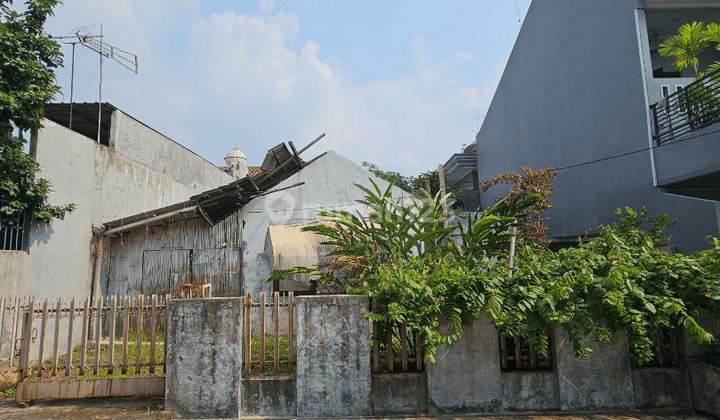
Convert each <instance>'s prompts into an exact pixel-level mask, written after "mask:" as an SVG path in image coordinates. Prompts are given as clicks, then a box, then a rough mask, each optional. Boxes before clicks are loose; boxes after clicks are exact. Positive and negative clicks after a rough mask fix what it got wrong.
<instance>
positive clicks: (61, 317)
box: [0, 295, 170, 380]
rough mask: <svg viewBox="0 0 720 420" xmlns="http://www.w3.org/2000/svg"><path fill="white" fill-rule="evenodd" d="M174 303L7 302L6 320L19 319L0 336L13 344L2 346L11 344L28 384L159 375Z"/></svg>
mask: <svg viewBox="0 0 720 420" xmlns="http://www.w3.org/2000/svg"><path fill="white" fill-rule="evenodd" d="M169 299H170V297H169V296H168V295H165V296H157V295H152V296H148V297H145V296H143V295H138V296H122V297H117V296H104V297H99V298H97V299H95V301H94V302H93V301H92V298H89V297H87V298H84V299H76V298H71V299H63V298H57V299H52V300H50V299H44V300H43V301H40V300H37V299H36V298H35V297H33V296H29V297H27V298H23V299H21V298H2V300H1V301H0V305H2V306H3V308H2V309H3V311H2V313H3V316H10V317H13V318H12V325H11V326H10V328H8V331H7V334H6V331H5V330H3V331H2V334H1V335H0V337H3V338H4V337H6V335H7V337H9V340H0V342H6V343H7V341H10V342H11V345H12V347H11V349H10V350H11V355H12V357H10V364H11V365H13V364H14V365H17V366H19V367H20V369H21V375H22V378H23V379H25V380H34V379H44V378H56V377H83V376H86V375H88V376H89V375H93V376H95V377H98V376H99V377H109V376H118V375H126V376H144V375H157V374H159V373H160V370H161V369H163V368H164V364H165V346H164V344H165V343H164V334H165V329H166V325H167V311H166V304H167V301H168V300H169ZM8 302H10V305H8ZM3 321H4V320H3ZM2 327H3V328H5V327H8V323H7V322H3V323H2ZM129 368H131V369H132V371H130V369H129Z"/></svg>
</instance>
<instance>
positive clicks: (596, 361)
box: [555, 327, 635, 411]
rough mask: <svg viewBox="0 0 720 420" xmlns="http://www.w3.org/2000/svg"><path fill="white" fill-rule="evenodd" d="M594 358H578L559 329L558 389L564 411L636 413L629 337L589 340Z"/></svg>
mask: <svg viewBox="0 0 720 420" xmlns="http://www.w3.org/2000/svg"><path fill="white" fill-rule="evenodd" d="M587 344H588V346H590V348H591V349H593V352H592V353H590V356H589V357H587V358H584V357H575V352H574V351H573V345H572V342H571V341H570V340H569V339H568V335H567V333H566V332H565V331H564V330H563V329H562V328H559V327H555V354H556V358H557V360H556V361H557V365H556V371H557V374H558V389H559V395H560V409H561V410H562V411H601V410H632V409H634V408H635V399H634V395H633V382H632V370H631V366H630V354H629V352H628V341H627V335H625V334H624V333H616V334H613V336H612V339H611V340H610V342H607V343H601V342H597V341H595V340H593V339H592V337H588V338H587Z"/></svg>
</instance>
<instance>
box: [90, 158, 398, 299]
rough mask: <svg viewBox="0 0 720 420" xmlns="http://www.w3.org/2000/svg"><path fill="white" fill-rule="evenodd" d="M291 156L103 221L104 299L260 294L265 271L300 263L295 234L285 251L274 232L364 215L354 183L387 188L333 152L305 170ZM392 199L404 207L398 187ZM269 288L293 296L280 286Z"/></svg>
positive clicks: (303, 250)
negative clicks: (185, 289)
mask: <svg viewBox="0 0 720 420" xmlns="http://www.w3.org/2000/svg"><path fill="white" fill-rule="evenodd" d="M294 152H295V150H294V148H293V152H290V150H289V149H288V148H287V147H286V146H285V145H284V144H280V145H278V146H276V147H274V148H273V149H271V150H270V151H269V152H268V154H267V157H266V158H265V161H264V162H263V165H262V167H261V169H260V170H253V171H250V172H249V173H248V175H247V176H245V177H243V178H240V179H238V180H236V181H233V182H231V183H228V184H226V185H224V186H221V187H218V188H215V189H211V190H208V191H205V192H203V193H200V194H197V195H194V196H193V197H191V198H190V199H189V200H187V201H184V202H181V203H178V204H174V205H172V206H166V207H162V208H158V209H156V210H152V211H148V212H144V213H139V214H136V215H134V216H129V217H125V218H122V219H118V220H114V221H111V222H106V223H105V231H104V232H103V235H105V236H109V237H110V238H111V239H110V241H109V244H108V246H107V249H106V251H105V260H104V265H103V267H104V270H105V272H106V275H107V282H108V284H107V292H108V294H111V295H124V294H139V293H143V294H146V295H147V294H154V293H157V294H162V293H171V294H173V295H174V296H177V294H178V291H179V287H180V285H182V284H186V283H194V284H203V283H210V284H212V293H213V296H241V295H243V294H244V293H247V292H262V291H267V292H270V291H272V290H273V288H274V287H275V286H274V285H272V284H268V283H266V280H267V279H268V278H269V277H270V276H271V275H272V273H273V270H275V269H278V268H286V267H288V266H294V265H300V264H303V263H304V264H307V262H308V258H307V250H308V249H309V248H312V245H310V246H308V244H307V243H306V242H307V237H300V236H298V240H297V241H296V245H297V246H294V247H293V246H288V242H290V243H292V240H290V241H288V238H287V237H288V233H287V231H286V232H284V233H281V232H278V231H277V227H279V226H294V225H298V224H304V223H309V222H314V221H317V220H318V219H319V218H320V216H318V215H317V211H318V210H322V209H343V210H349V211H353V212H355V211H359V212H360V213H361V214H363V215H366V214H367V210H366V209H364V208H363V207H362V206H359V205H358V204H357V203H356V200H358V199H360V198H362V197H363V195H364V193H363V191H362V190H360V189H359V188H357V187H356V186H355V185H354V184H356V183H358V184H362V185H365V186H370V185H371V184H370V181H369V178H373V179H374V180H375V182H377V183H378V184H379V185H380V186H381V188H386V187H387V185H388V183H387V182H385V181H382V180H380V179H378V178H376V177H374V176H373V175H372V174H371V173H369V172H368V171H366V170H365V169H363V168H361V167H360V166H358V165H356V164H355V163H353V162H351V161H350V160H348V159H346V158H345V157H343V156H341V155H339V154H337V153H335V152H334V151H328V152H326V153H323V154H321V155H320V156H317V157H315V158H314V159H311V160H309V161H307V162H306V161H303V160H301V159H300V157H299V155H298V154H296V153H294ZM393 195H394V197H396V198H397V199H401V200H406V199H408V193H406V192H404V191H402V190H400V189H398V188H395V190H394V194H393ZM295 231H296V232H299V230H297V229H295ZM273 240H275V241H276V242H275V243H274V244H273ZM277 241H282V243H280V242H277ZM268 254H269V255H268ZM316 257H317V253H316ZM279 287H280V289H281V290H296V291H301V290H303V286H302V285H300V286H298V285H295V286H293V285H292V284H288V282H286V283H283V284H282V285H280V286H279Z"/></svg>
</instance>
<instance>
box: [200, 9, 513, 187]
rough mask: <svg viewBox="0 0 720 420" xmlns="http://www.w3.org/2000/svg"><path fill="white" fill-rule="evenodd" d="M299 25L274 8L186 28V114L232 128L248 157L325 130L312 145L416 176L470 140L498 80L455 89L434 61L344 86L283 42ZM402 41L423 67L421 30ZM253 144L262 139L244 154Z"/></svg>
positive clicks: (314, 53)
mask: <svg viewBox="0 0 720 420" xmlns="http://www.w3.org/2000/svg"><path fill="white" fill-rule="evenodd" d="M299 25H300V23H299V22H298V19H297V17H296V16H295V15H294V14H285V13H283V12H278V13H276V14H274V15H269V16H262V15H243V14H235V13H233V12H225V13H224V14H222V15H212V16H210V17H209V18H208V19H206V20H200V21H198V22H197V23H196V24H195V25H194V26H193V28H192V31H191V34H190V44H191V46H190V52H189V56H190V57H191V60H192V62H193V63H196V64H195V67H194V69H193V76H194V77H196V78H197V79H198V80H199V82H200V84H201V86H205V87H206V90H205V91H204V92H196V94H195V97H196V98H197V99H196V104H195V107H194V110H195V112H196V113H202V112H204V113H206V114H208V115H213V117H214V118H216V119H217V120H218V121H220V122H221V123H222V124H225V125H226V126H227V127H226V129H227V131H234V132H236V133H238V137H237V138H235V139H233V141H237V142H238V145H239V147H240V148H241V149H242V150H243V151H245V153H246V154H247V155H248V159H249V161H250V162H252V163H253V164H255V163H259V162H255V161H259V160H260V159H262V156H264V151H265V150H266V149H267V146H272V145H274V144H276V143H278V142H279V141H280V140H278V141H276V140H275V139H281V140H293V141H294V142H295V143H296V145H297V146H299V147H301V146H302V145H303V144H304V142H305V141H307V140H310V139H312V138H314V137H316V136H318V135H319V134H320V133H326V134H327V137H326V139H325V140H323V142H322V144H321V145H319V146H317V147H316V148H314V149H315V150H321V149H323V148H324V149H335V150H337V151H338V152H339V153H341V154H343V155H345V156H347V157H348V158H350V159H352V160H353V161H355V162H362V161H364V160H368V161H372V162H373V163H375V164H377V165H379V166H380V167H382V168H384V169H385V168H387V169H388V170H390V169H392V170H398V171H401V172H403V173H407V174H416V173H418V172H420V171H424V170H430V169H433V168H435V167H437V164H438V163H442V162H444V161H445V159H447V158H448V157H449V156H450V155H451V153H452V151H453V150H455V148H456V147H455V146H452V145H454V144H457V145H460V144H463V143H469V142H471V141H472V139H473V136H474V134H473V131H472V130H473V129H474V128H475V117H476V116H477V115H480V114H481V113H482V112H483V111H484V109H485V108H487V106H488V105H489V103H490V100H491V99H492V94H493V93H494V90H495V86H496V85H497V80H496V79H498V80H499V76H497V77H495V76H494V77H493V78H492V79H491V80H489V81H488V86H487V87H485V88H482V89H476V88H475V87H468V86H456V84H457V83H456V82H455V81H453V80H452V79H451V78H450V77H449V76H448V74H449V72H450V71H451V70H452V66H451V64H449V63H447V62H442V63H438V64H437V65H435V66H434V67H429V68H423V69H422V70H420V71H418V72H417V73H415V74H414V75H410V76H408V77H402V78H396V79H393V80H378V81H371V82H367V83H363V84H357V83H350V82H348V81H346V80H345V78H344V77H343V72H342V68H341V67H340V65H339V63H337V62H331V61H323V60H320V58H319V57H318V54H319V51H320V49H321V46H320V45H319V44H317V43H315V42H313V41H307V42H306V43H305V45H304V46H303V47H302V48H301V49H300V50H299V52H296V51H295V50H293V49H292V48H291V46H292V45H293V43H294V41H295V36H296V34H297V31H298V28H299ZM412 45H413V48H414V52H415V54H416V56H417V57H416V59H417V60H418V61H417V62H418V65H419V66H420V67H424V66H426V65H427V63H428V61H429V53H428V49H427V46H426V45H425V42H424V41H423V39H422V36H419V35H417V36H415V37H413V38H412ZM331 63H332V64H331ZM498 66H499V72H500V73H501V72H502V63H500V64H498ZM497 70H498V67H497V66H496V73H497ZM268 139H272V140H268ZM257 141H263V142H267V143H264V144H263V145H262V146H257V147H258V150H252V148H253V147H256V146H255V143H256V142H257ZM270 143H272V144H270ZM216 153H217V154H219V153H221V150H218V151H217V152H216ZM251 155H254V156H251ZM258 155H259V156H258Z"/></svg>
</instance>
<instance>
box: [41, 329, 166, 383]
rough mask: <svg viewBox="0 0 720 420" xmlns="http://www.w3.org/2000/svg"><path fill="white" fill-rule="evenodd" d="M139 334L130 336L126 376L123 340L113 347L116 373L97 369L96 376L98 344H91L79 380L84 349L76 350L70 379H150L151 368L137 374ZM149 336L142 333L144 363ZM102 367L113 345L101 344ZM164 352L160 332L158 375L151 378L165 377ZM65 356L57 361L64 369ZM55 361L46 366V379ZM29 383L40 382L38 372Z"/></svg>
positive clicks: (157, 350)
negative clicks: (136, 357) (83, 371)
mask: <svg viewBox="0 0 720 420" xmlns="http://www.w3.org/2000/svg"><path fill="white" fill-rule="evenodd" d="M136 337H137V336H136V334H135V332H134V331H132V332H131V333H130V334H129V336H128V352H127V361H128V368H127V373H125V374H122V339H121V340H117V339H116V340H115V344H114V346H113V347H114V354H113V361H114V362H115V368H114V369H113V372H112V373H108V370H109V369H108V368H107V367H100V368H99V369H98V374H97V375H95V374H93V366H94V364H95V363H94V361H95V344H94V343H91V342H88V344H87V349H86V351H85V365H86V368H85V374H84V375H82V376H80V368H79V367H78V365H79V364H80V356H81V353H82V352H81V347H80V346H79V345H78V346H75V348H73V352H72V363H73V369H72V371H71V374H70V376H71V377H81V378H86V379H100V378H127V377H136V376H148V375H150V367H149V366H142V367H140V369H138V370H137V371H136V369H135V366H133V365H134V364H135V356H136V354H135V353H136V351H137V344H136V341H135V340H136ZM149 341H150V334H149V332H147V331H144V332H143V342H142V343H141V344H140V346H141V347H140V354H141V361H142V362H143V363H145V362H149V361H150V342H149ZM99 347H100V364H101V365H102V364H104V363H107V361H108V356H109V353H110V345H109V344H107V343H101V344H100V346H99ZM164 352H165V337H164V335H163V334H162V332H160V331H158V333H157V335H156V339H155V364H156V365H155V373H153V374H152V376H163V375H164V374H165V371H164V367H163V366H158V363H162V362H163V359H164ZM65 360H66V355H62V356H60V357H59V358H58V364H59V365H63V364H65ZM52 364H53V361H52V358H50V359H47V360H46V361H45V363H44V364H43V368H44V371H43V378H50V374H51V371H50V369H52ZM65 372H66V371H65V369H64V368H63V369H61V368H59V367H58V377H66V376H67V375H65ZM30 379H39V377H38V375H37V371H36V370H33V372H32V375H31V377H30Z"/></svg>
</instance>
